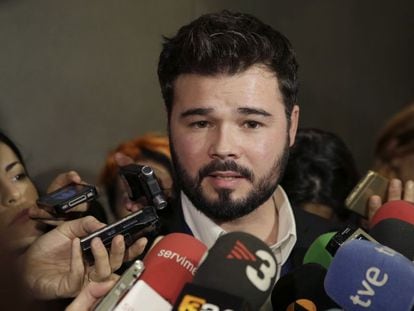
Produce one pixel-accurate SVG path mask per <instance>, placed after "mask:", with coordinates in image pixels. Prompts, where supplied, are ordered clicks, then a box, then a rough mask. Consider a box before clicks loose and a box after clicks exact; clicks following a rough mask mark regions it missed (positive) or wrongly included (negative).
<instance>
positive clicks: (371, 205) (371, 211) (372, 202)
mask: <svg viewBox="0 0 414 311" xmlns="http://www.w3.org/2000/svg"><path fill="white" fill-rule="evenodd" d="M381 205H382V200H381V197H380V196H378V195H373V196H371V197H370V198H369V200H368V221H370V220H371V219H372V217H373V216H374V215H375V213H376V212H377V210H378V209H379V208H380V207H381Z"/></svg>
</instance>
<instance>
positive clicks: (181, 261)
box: [157, 249, 197, 276]
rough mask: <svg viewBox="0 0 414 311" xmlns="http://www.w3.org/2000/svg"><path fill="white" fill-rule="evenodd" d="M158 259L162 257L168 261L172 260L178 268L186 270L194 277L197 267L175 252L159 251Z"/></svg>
mask: <svg viewBox="0 0 414 311" xmlns="http://www.w3.org/2000/svg"><path fill="white" fill-rule="evenodd" d="M157 256H158V257H163V258H166V259H169V260H172V261H174V262H176V263H177V264H179V265H180V266H182V267H184V268H185V269H186V270H188V271H189V272H190V273H191V274H192V275H193V276H194V275H195V272H196V271H197V267H196V266H195V265H194V264H193V263H192V262H191V260H189V259H187V257H186V256H182V255H180V254H178V253H176V252H173V251H170V250H168V249H167V250H166V249H161V250H160V251H159V252H158V254H157Z"/></svg>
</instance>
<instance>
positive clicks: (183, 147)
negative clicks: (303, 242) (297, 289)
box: [118, 11, 299, 273]
mask: <svg viewBox="0 0 414 311" xmlns="http://www.w3.org/2000/svg"><path fill="white" fill-rule="evenodd" d="M297 67H298V65H297V62H296V59H295V54H294V52H293V49H292V47H291V45H290V43H289V41H288V40H287V38H285V37H284V36H283V35H282V34H280V33H279V32H277V31H276V30H274V29H272V28H271V27H270V26H268V25H266V24H264V23H262V22H261V21H259V20H258V19H257V18H255V17H253V16H251V15H248V14H241V13H232V12H229V11H222V12H220V13H216V14H206V15H203V16H201V17H199V18H198V19H196V20H195V21H193V22H191V23H190V24H188V25H186V26H184V27H182V28H181V29H180V30H179V31H178V33H177V34H176V35H175V36H174V37H172V38H165V42H164V45H163V50H162V52H161V55H160V59H159V65H158V76H159V81H160V85H161V90H162V94H163V98H164V101H165V105H166V108H167V114H168V130H169V139H170V147H171V154H172V160H173V167H174V170H175V184H176V188H177V189H178V191H179V193H177V195H176V196H175V197H176V199H177V202H176V203H177V204H173V206H172V209H171V211H167V210H168V209H166V210H164V211H161V213H160V216H161V217H162V218H163V216H166V217H167V221H166V225H167V231H166V232H177V231H181V232H187V233H190V234H193V235H194V236H195V237H197V238H198V239H200V240H201V241H203V242H204V243H205V244H206V245H207V246H208V247H211V246H212V245H213V244H214V243H215V241H216V240H217V238H218V237H219V236H221V235H222V234H224V233H226V232H233V231H243V232H247V233H250V234H252V235H254V236H256V237H258V238H260V239H261V240H263V241H264V242H266V243H267V244H268V245H269V246H270V248H271V249H272V251H273V253H274V255H275V257H276V259H277V263H278V265H279V266H281V265H283V264H284V263H285V262H286V260H287V258H288V257H289V254H290V252H291V250H292V248H293V246H294V244H295V242H296V228H295V221H294V217H293V213H292V210H291V206H290V203H289V200H288V198H287V197H286V194H285V193H284V191H283V190H282V188H281V187H280V186H278V183H279V180H280V178H281V175H282V174H283V169H284V167H285V165H286V162H287V158H288V153H289V147H290V146H292V145H293V143H294V140H295V135H296V129H297V125H298V118H299V107H298V106H297V105H296V97H297V89H298V81H297ZM121 162H123V161H122V157H120V158H119V159H118V164H122V163H121ZM130 209H132V210H133V209H134V208H133V207H132V206H131V207H130ZM169 212H172V215H171V214H168V213H169ZM165 213H167V215H164V214H165ZM278 273H280V269H279V272H278Z"/></svg>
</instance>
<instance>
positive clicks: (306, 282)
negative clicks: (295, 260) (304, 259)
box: [272, 263, 338, 311]
mask: <svg viewBox="0 0 414 311" xmlns="http://www.w3.org/2000/svg"><path fill="white" fill-rule="evenodd" d="M326 271H327V270H326V269H325V268H324V267H322V266H321V265H319V264H316V263H307V264H304V265H302V266H300V267H298V268H296V269H294V270H293V271H291V272H290V273H288V274H286V275H284V276H283V277H282V278H280V279H279V281H277V283H276V285H275V287H274V289H273V292H272V305H273V310H276V311H279V310H280V311H286V310H288V308H289V306H290V307H291V306H292V304H293V305H294V306H295V307H297V308H300V307H304V306H303V305H302V306H300V304H299V303H296V305H295V304H294V303H295V302H298V301H299V300H302V299H304V300H309V301H310V302H312V303H313V304H314V305H315V306H316V308H317V310H326V309H330V308H335V307H337V306H338V305H337V304H336V303H335V302H334V301H333V300H332V299H331V298H329V296H328V295H327V294H326V292H325V289H324V280H325V275H326ZM298 304H299V306H298ZM309 304H310V303H308V305H309ZM292 310H295V309H292ZM310 310H312V309H310Z"/></svg>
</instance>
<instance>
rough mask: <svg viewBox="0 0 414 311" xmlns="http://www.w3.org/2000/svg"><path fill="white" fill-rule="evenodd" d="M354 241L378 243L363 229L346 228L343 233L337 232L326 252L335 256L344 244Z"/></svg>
mask: <svg viewBox="0 0 414 311" xmlns="http://www.w3.org/2000/svg"><path fill="white" fill-rule="evenodd" d="M353 240H367V241H372V242H376V243H378V242H377V241H376V240H375V239H374V238H373V237H372V236H370V235H369V234H368V233H366V232H365V231H364V230H362V229H361V228H353V227H346V228H345V229H343V230H342V231H339V232H337V233H336V234H335V235H334V236H333V237H332V238H331V239H330V240H329V242H328V244H327V245H326V250H327V251H328V252H329V253H330V254H331V255H332V256H335V254H336V251H337V250H338V248H340V247H341V246H342V244H344V243H346V242H349V241H353Z"/></svg>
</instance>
